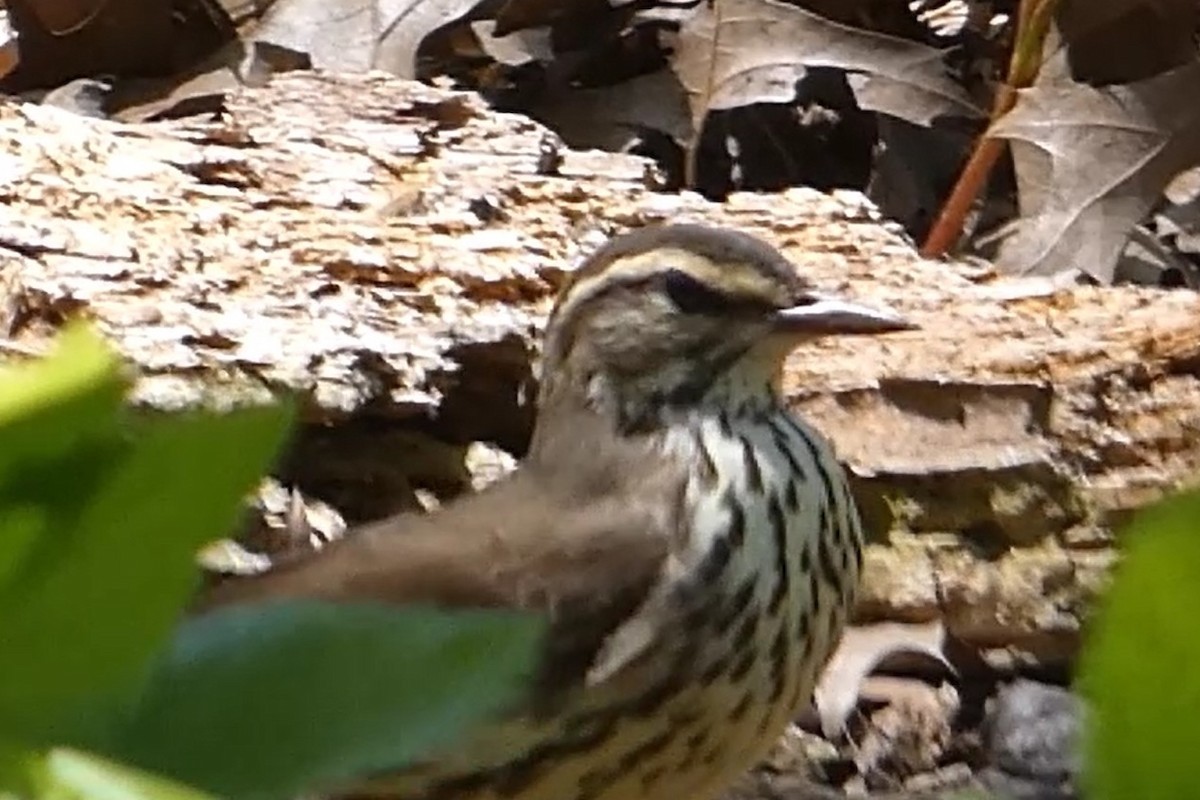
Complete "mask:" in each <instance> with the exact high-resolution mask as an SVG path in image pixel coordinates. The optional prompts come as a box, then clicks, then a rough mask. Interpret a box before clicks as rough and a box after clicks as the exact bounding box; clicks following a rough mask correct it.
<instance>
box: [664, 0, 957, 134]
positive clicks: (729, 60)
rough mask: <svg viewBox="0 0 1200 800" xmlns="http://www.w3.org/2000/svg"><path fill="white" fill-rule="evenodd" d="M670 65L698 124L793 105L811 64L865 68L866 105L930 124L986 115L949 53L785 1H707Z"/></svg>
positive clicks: (862, 100) (860, 92) (862, 94)
mask: <svg viewBox="0 0 1200 800" xmlns="http://www.w3.org/2000/svg"><path fill="white" fill-rule="evenodd" d="M671 66H672V68H673V69H674V70H675V72H676V74H677V75H679V80H680V82H681V83H682V84H683V86H684V87H685V88H686V90H687V92H688V99H689V103H690V106H691V110H692V122H693V125H695V126H696V127H699V126H700V124H701V122H702V121H703V119H704V117H705V116H706V115H707V114H708V112H709V111H714V110H718V109H726V108H734V107H737V106H742V105H747V104H750V103H785V102H789V101H791V100H792V99H793V98H794V96H795V85H796V81H797V80H798V79H799V78H800V77H801V76H802V75H803V74H804V72H805V70H806V69H808V68H810V67H834V68H837V69H843V70H847V71H850V72H852V73H859V74H860V75H859V77H858V78H857V79H856V83H857V84H858V85H856V86H855V93H856V95H857V97H858V101H859V104H860V105H861V106H862V107H863V108H866V109H868V110H872V111H880V112H883V113H887V114H893V115H895V116H899V117H902V118H904V119H907V120H910V121H912V122H915V123H918V124H921V125H927V124H929V122H930V120H932V119H933V118H934V117H937V116H942V115H958V116H962V115H966V116H978V115H979V114H980V112H979V110H978V109H977V108H976V107H975V105H974V104H973V103H972V102H971V99H970V98H969V97H968V96H967V94H966V92H965V91H963V89H962V88H961V87H959V86H958V85H957V84H955V83H954V82H953V81H952V80H950V78H949V77H948V76H947V75H946V74H945V70H944V68H943V65H942V61H941V51H939V50H935V49H934V48H931V47H927V46H925V45H922V44H918V43H916V42H910V41H908V40H906V39H900V38H897V37H894V36H887V35H884V34H880V33H872V32H870V31H865V30H860V29H857V28H851V27H848V26H846V25H841V24H839V23H836V22H830V21H829V20H827V19H824V18H823V17H820V16H818V15H816V14H813V13H811V12H809V11H805V10H804V9H801V8H797V7H795V6H790V5H786V4H784V3H781V2H776V0H716V2H715V3H714V4H713V7H712V8H709V7H708V6H707V5H704V4H702V5H701V7H700V8H698V9H697V10H696V12H695V13H693V14H692V15H691V16H690V17H688V18H687V19H686V20H685V21H684V23H683V25H682V27H681V28H680V32H679V41H678V46H677V47H676V48H675V52H674V55H673V56H672V59H671Z"/></svg>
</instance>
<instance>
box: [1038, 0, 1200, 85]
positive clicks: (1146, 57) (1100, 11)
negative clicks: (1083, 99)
mask: <svg viewBox="0 0 1200 800" xmlns="http://www.w3.org/2000/svg"><path fill="white" fill-rule="evenodd" d="M1056 22H1057V26H1056V27H1057V30H1058V33H1059V35H1060V36H1061V37H1062V40H1063V41H1064V42H1065V43H1066V45H1067V47H1066V55H1067V58H1068V60H1069V62H1070V68H1071V74H1072V76H1073V77H1074V78H1075V79H1076V80H1079V81H1082V82H1084V83H1090V84H1092V85H1093V86H1103V85H1107V84H1113V83H1131V82H1133V81H1139V80H1145V79H1148V78H1151V77H1153V76H1155V75H1158V74H1160V73H1162V72H1166V71H1168V70H1171V69H1174V68H1175V67H1178V66H1180V65H1182V64H1185V63H1187V62H1188V61H1190V60H1191V59H1192V58H1194V57H1195V54H1196V41H1195V38H1194V37H1195V33H1196V30H1197V26H1198V25H1200V3H1197V2H1196V0H1076V2H1065V3H1060V4H1059V9H1058V13H1057V15H1056ZM1118 54H1119V55H1118ZM1114 56H1115V57H1114Z"/></svg>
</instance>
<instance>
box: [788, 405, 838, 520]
mask: <svg viewBox="0 0 1200 800" xmlns="http://www.w3.org/2000/svg"><path fill="white" fill-rule="evenodd" d="M781 416H782V418H783V421H784V422H785V423H786V424H787V425H788V426H789V427H790V428H791V429H792V432H793V433H794V434H795V435H796V437H797V438H798V439H799V440H800V442H801V444H803V445H804V446H805V447H806V448H807V449H808V454H809V456H811V457H812V463H813V466H814V467H816V469H817V477H818V478H819V479H820V481H821V489H822V491H823V492H824V494H825V506H826V507H827V508H833V509H836V508H837V507H838V502H837V498H835V497H834V493H835V489H834V478H833V476H832V475H830V474H829V470H827V469H825V465H824V464H823V463H821V454H820V452H819V451H818V450H817V445H816V443H815V442H814V441H813V440H812V438H810V437H809V436H807V435H805V433H804V431H803V430H802V429H801V428H800V426H799V424H797V422H796V420H794V419H792V418H791V417H790V416H789V415H787V414H783V415H781Z"/></svg>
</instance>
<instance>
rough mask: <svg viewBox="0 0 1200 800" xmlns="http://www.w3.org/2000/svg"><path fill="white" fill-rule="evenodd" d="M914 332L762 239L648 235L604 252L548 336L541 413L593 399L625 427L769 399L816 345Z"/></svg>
mask: <svg viewBox="0 0 1200 800" xmlns="http://www.w3.org/2000/svg"><path fill="white" fill-rule="evenodd" d="M908 327H911V326H910V325H909V324H908V323H906V322H905V321H904V320H902V319H901V318H900V317H898V316H897V315H895V314H893V313H891V312H889V311H884V310H876V309H872V308H869V307H866V306H862V305H858V304H855V303H851V302H847V301H844V300H840V299H838V298H836V297H832V296H829V295H825V294H821V293H819V292H817V291H816V290H815V289H814V288H813V287H812V286H811V285H810V284H809V283H808V282H807V281H805V280H804V279H803V277H801V276H800V275H799V274H798V272H797V270H796V267H795V265H793V264H792V263H791V262H790V261H788V260H787V259H786V258H785V257H784V256H783V255H782V254H781V253H780V252H779V251H778V250H776V249H775V248H773V247H772V246H770V245H769V244H767V243H766V242H764V241H762V240H761V239H758V238H756V237H753V236H750V235H748V234H745V233H741V232H738V231H733V230H726V229H717V228H710V227H706V226H700V225H668V226H663V227H655V228H643V229H639V230H636V231H634V232H631V233H627V234H624V235H621V236H617V237H615V238H614V239H612V240H610V241H609V242H608V243H606V244H605V245H603V246H602V247H601V248H600V249H598V250H597V251H596V252H595V253H593V254H592V255H591V256H590V257H589V258H588V259H587V260H586V261H585V262H584V263H583V264H582V265H581V266H580V268H579V269H578V270H576V271H575V272H574V273H573V275H572V276H571V278H570V279H569V281H568V283H567V284H566V285H565V286H564V287H563V289H562V290H561V293H560V295H559V298H558V302H557V303H556V304H555V307H554V310H553V312H552V314H551V316H550V320H549V323H548V325H547V330H546V339H545V348H544V353H543V366H542V393H541V399H540V405H541V412H542V414H545V413H547V412H548V411H550V410H551V408H552V407H553V406H554V405H555V404H556V403H561V402H564V401H569V402H570V404H571V405H576V406H577V405H578V404H579V403H581V402H582V403H583V404H584V405H585V406H586V407H588V408H590V409H591V410H592V411H595V412H598V413H600V414H602V415H604V416H606V417H611V418H613V419H614V420H615V422H616V423H617V426H618V428H619V429H621V430H624V431H635V430H644V429H647V428H652V427H654V426H655V425H656V424H659V423H660V422H661V421H662V420H663V418H664V415H665V414H667V413H670V412H671V411H672V410H680V409H683V410H686V409H688V408H689V407H694V406H696V405H703V404H705V403H713V402H717V403H720V402H725V401H727V400H731V399H733V398H732V397H731V395H737V396H738V397H739V398H742V397H745V396H747V395H749V396H757V395H761V398H762V399H763V400H764V401H769V400H770V399H771V396H772V395H771V393H772V389H771V384H772V381H773V379H774V377H775V376H776V375H777V374H778V372H779V369H780V366H781V365H782V363H783V360H784V358H785V357H786V356H787V355H788V353H789V352H791V350H793V349H794V348H795V347H796V345H797V344H798V343H800V342H801V341H804V340H805V339H811V338H813V337H818V336H826V335H830V334H863V333H883V332H886V331H895V330H901V329H904V328H908Z"/></svg>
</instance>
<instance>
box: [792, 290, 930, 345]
mask: <svg viewBox="0 0 1200 800" xmlns="http://www.w3.org/2000/svg"><path fill="white" fill-rule="evenodd" d="M807 301H808V302H805V303H802V304H800V305H795V306H792V307H791V308H783V309H780V310H779V311H776V312H775V327H776V329H777V330H778V331H779V332H780V333H787V334H792V335H796V336H804V335H806V334H807V335H818V336H823V335H829V334H852V333H887V332H889V331H906V330H911V329H913V328H915V327H917V326H916V325H914V324H912V323H911V322H909V321H908V320H906V319H905V318H904V317H902V316H900V315H899V314H897V313H896V312H895V311H892V310H891V309H885V308H872V307H870V306H864V305H859V304H858V303H851V302H849V301H848V300H842V299H840V298H837V297H831V296H829V295H821V294H810V295H809V296H808V298H807Z"/></svg>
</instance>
